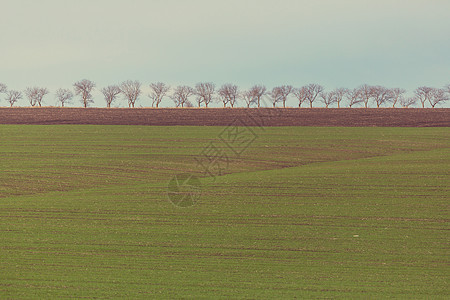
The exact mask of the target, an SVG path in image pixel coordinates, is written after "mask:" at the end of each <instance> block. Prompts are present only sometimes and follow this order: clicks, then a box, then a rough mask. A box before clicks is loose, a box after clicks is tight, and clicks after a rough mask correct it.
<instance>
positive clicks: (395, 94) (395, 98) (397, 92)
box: [391, 88, 406, 108]
mask: <svg viewBox="0 0 450 300" xmlns="http://www.w3.org/2000/svg"><path fill="white" fill-rule="evenodd" d="M391 93H392V100H391V101H392V107H393V108H394V107H395V105H396V104H397V103H398V102H399V100H400V99H401V98H402V97H403V96H402V95H403V94H404V93H406V90H405V89H401V88H393V89H391Z"/></svg>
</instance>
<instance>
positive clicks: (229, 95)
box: [217, 83, 239, 107]
mask: <svg viewBox="0 0 450 300" xmlns="http://www.w3.org/2000/svg"><path fill="white" fill-rule="evenodd" d="M217 94H218V95H219V98H220V100H222V103H223V107H226V106H227V104H230V106H231V107H234V104H235V103H236V101H237V98H238V95H239V91H238V87H237V85H234V84H231V83H227V84H224V85H222V87H221V88H220V89H219V90H218V91H217Z"/></svg>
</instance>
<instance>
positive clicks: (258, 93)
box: [250, 85, 267, 107]
mask: <svg viewBox="0 0 450 300" xmlns="http://www.w3.org/2000/svg"><path fill="white" fill-rule="evenodd" d="M250 91H251V93H252V94H253V97H254V98H255V102H256V105H257V106H258V107H261V99H262V97H263V96H264V95H265V94H266V91H267V89H266V87H265V86H263V85H254V86H252V87H251V88H250Z"/></svg>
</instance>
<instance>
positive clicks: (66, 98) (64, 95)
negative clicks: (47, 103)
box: [56, 89, 73, 107]
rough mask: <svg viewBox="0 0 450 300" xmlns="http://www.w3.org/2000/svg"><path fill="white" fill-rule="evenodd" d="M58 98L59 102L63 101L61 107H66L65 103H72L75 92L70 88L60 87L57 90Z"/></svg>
mask: <svg viewBox="0 0 450 300" xmlns="http://www.w3.org/2000/svg"><path fill="white" fill-rule="evenodd" d="M56 98H57V99H58V102H60V103H61V107H64V104H66V103H70V101H71V100H72V98H73V93H72V91H71V90H69V89H58V90H57V91H56Z"/></svg>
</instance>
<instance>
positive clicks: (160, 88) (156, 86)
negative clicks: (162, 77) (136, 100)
mask: <svg viewBox="0 0 450 300" xmlns="http://www.w3.org/2000/svg"><path fill="white" fill-rule="evenodd" d="M150 88H151V89H152V92H151V94H150V95H149V97H150V99H152V107H153V106H156V107H159V104H160V103H161V101H162V99H163V98H164V96H165V95H166V94H167V93H168V92H169V90H170V86H168V85H166V84H165V83H162V82H156V83H151V84H150Z"/></svg>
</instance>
